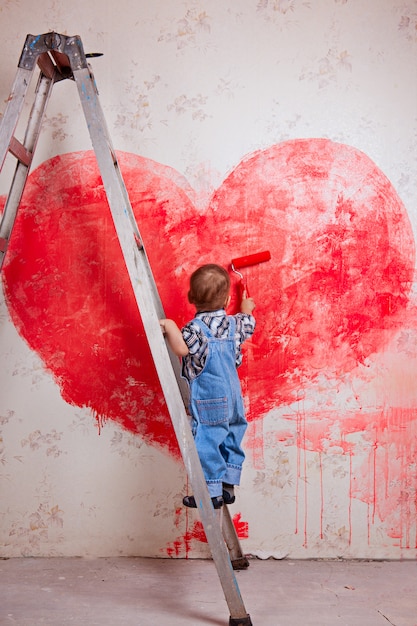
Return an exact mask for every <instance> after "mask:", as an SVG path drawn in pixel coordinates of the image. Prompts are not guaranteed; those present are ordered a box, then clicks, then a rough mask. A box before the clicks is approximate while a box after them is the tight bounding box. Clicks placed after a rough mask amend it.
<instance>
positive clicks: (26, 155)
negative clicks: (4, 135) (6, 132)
mask: <svg viewBox="0 0 417 626" xmlns="http://www.w3.org/2000/svg"><path fill="white" fill-rule="evenodd" d="M9 152H11V153H12V154H13V156H15V157H16V159H17V160H18V161H20V162H21V163H23V165H26V167H29V165H30V164H31V163H32V156H33V155H32V153H31V152H29V150H27V149H26V148H25V146H24V145H23V144H22V143H20V141H19V140H18V139H16V137H12V138H11V139H10V143H9Z"/></svg>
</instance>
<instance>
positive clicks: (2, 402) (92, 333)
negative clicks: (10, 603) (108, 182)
mask: <svg viewBox="0 0 417 626" xmlns="http://www.w3.org/2000/svg"><path fill="white" fill-rule="evenodd" d="M31 6H32V3H29V2H28V0H20V1H19V0H6V2H2V4H1V6H0V31H1V34H2V55H1V57H0V98H1V109H0V110H1V114H2V113H3V112H4V109H5V106H6V101H7V98H8V95H9V92H10V89H11V86H12V82H13V79H14V76H15V72H16V68H17V63H18V60H19V57H20V54H21V51H22V48H23V45H24V42H25V38H26V35H27V34H28V33H30V34H35V35H36V34H42V33H46V32H48V31H51V30H53V31H55V32H57V33H62V34H65V35H79V36H80V37H81V39H82V42H83V45H84V48H85V51H86V52H87V53H90V52H91V53H92V52H101V53H103V56H98V57H94V58H92V59H90V63H91V65H92V68H93V71H94V75H95V79H96V82H97V86H98V90H99V94H100V101H101V104H102V107H103V110H104V114H105V117H106V120H107V125H108V128H109V131H110V135H111V137H112V142H113V144H114V147H115V149H116V151H117V156H118V159H119V163H120V168H121V171H122V174H123V177H124V180H125V183H126V187H127V189H128V192H129V197H130V199H131V203H132V207H133V210H134V213H135V216H136V218H137V222H138V225H139V230H140V232H141V235H142V237H143V240H144V243H145V247H146V250H147V253H148V256H149V260H150V263H151V267H152V270H153V273H154V275H155V279H156V282H157V285H158V289H159V292H160V295H161V298H162V301H163V305H164V308H165V311H166V314H167V316H169V317H172V318H174V319H175V320H176V321H177V323H178V324H179V325H180V326H181V325H183V324H184V323H185V322H187V321H188V320H189V319H190V318H191V317H192V316H193V309H192V308H191V307H190V305H189V304H188V302H187V298H186V294H187V289H188V287H187V285H188V278H189V275H190V273H191V272H192V271H193V269H195V268H196V267H197V266H198V265H199V264H201V263H206V262H215V263H220V264H222V265H224V266H225V267H227V268H230V262H231V259H233V258H235V257H240V256H243V255H246V254H252V253H256V252H259V251H261V250H270V252H271V260H270V261H268V262H266V263H262V264H259V265H256V266H251V267H248V268H246V269H245V270H244V271H245V277H246V278H247V280H248V283H249V285H250V292H251V295H252V296H253V297H254V298H255V301H256V304H257V307H256V317H257V328H256V331H255V334H254V336H253V338H252V339H251V340H250V341H249V342H248V343H247V345H245V348H244V361H243V364H242V366H241V368H240V370H239V374H240V378H241V382H242V388H243V392H244V399H245V405H246V411H247V417H248V421H249V427H248V431H247V434H246V436H245V440H244V446H245V450H246V455H247V458H246V462H245V466H244V472H243V481H242V485H241V486H240V488H239V489H238V492H237V499H236V503H235V504H234V505H232V506H231V513H232V517H233V519H234V522H235V525H236V528H237V530H238V534H239V537H240V538H241V543H242V548H243V550H244V551H245V552H246V553H249V554H253V555H256V556H259V557H261V558H268V557H274V558H285V557H286V556H288V557H291V558H301V559H303V558H371V559H382V558H387V559H414V558H416V556H417V524H416V513H417V495H416V487H417V385H416V380H417V283H416V280H415V279H416V271H415V267H416V250H415V239H416V234H417V208H416V202H417V187H416V182H415V181H416V179H417V178H416V176H417V69H416V67H417V66H416V61H415V60H416V58H417V1H416V0H361V1H359V0H317V1H315V2H312V1H303V0H239V2H234V1H233V0H221V1H219V0H218V1H216V2H209V1H208V0H184V1H181V2H180V1H179V0H171V2H162V1H160V0H155V1H154V2H144V1H143V0H141V1H138V2H135V3H133V2H131V1H128V0H119V2H117V3H114V2H110V0H105V1H104V2H102V1H99V0H91V1H90V2H89V3H87V4H86V3H85V2H81V1H80V0H74V2H72V3H70V4H68V3H64V2H63V1H62V0H56V1H52V0H39V1H38V3H37V8H36V13H35V14H33V10H32V9H31V8H30V7H31ZM35 84H36V80H35V79H34V85H33V86H31V90H32V91H31V93H32V94H33V91H34V88H35ZM30 104H31V100H30V99H28V102H27V103H26V104H25V107H24V114H25V115H26V116H27V115H28V112H29V109H30ZM24 126H25V123H24V122H23V123H20V124H19V127H18V129H17V133H16V134H17V136H18V137H19V133H20V134H21V133H22V132H23V131H24ZM13 167H14V165H13V160H12V159H11V157H8V158H7V161H6V165H5V168H4V174H3V175H2V178H1V179H0V209H1V208H2V207H3V206H4V202H5V197H6V193H7V190H8V187H9V185H10V175H11V174H12V170H13ZM231 279H232V301H231V305H230V312H234V311H235V310H236V306H237V286H238V285H237V277H235V275H233V274H231ZM0 346H1V356H2V367H1V369H0V501H1V507H0V556H2V557H16V556H75V555H79V556H117V555H120V556H124V555H126V556H127V555H129V556H131V555H138V556H150V557H176V558H184V557H187V558H198V557H206V556H209V550H208V546H207V543H206V540H205V536H204V532H203V528H202V525H201V523H200V520H199V516H198V514H197V512H196V511H193V510H190V509H185V508H184V507H183V506H182V497H183V495H185V494H186V493H189V492H190V487H189V485H188V479H187V475H186V472H185V469H184V466H183V463H182V460H181V455H180V454H179V451H178V446H177V443H176V440H175V436H174V431H173V428H172V425H171V423H170V419H169V415H168V412H167V409H166V405H165V401H164V398H163V395H162V392H161V390H160V386H159V382H158V379H157V375H156V372H155V368H154V365H153V363H152V359H151V356H150V351H149V348H148V345H147V341H146V336H145V333H144V330H143V326H142V322H141V319H140V316H139V313H138V311H137V308H136V305H135V299H134V296H133V292H132V289H131V286H130V283H129V278H128V275H127V272H126V270H125V267H124V264H123V258H122V254H121V251H120V247H119V243H118V241H117V237H116V234H115V230H114V226H113V223H112V219H111V214H110V211H109V209H108V205H107V200H106V195H105V192H104V188H103V184H102V181H101V177H100V174H99V170H98V166H97V162H96V158H95V155H94V152H93V151H92V147H91V143H90V138H89V134H88V131H87V126H86V121H85V118H84V116H83V113H82V110H81V105H80V102H79V98H78V94H77V91H76V86H75V85H74V83H73V81H70V80H67V81H62V82H60V83H57V84H56V85H55V86H54V90H53V93H52V97H51V101H50V103H49V105H48V108H47V112H46V117H45V121H44V125H43V131H42V135H41V138H40V141H39V145H38V148H37V151H36V156H35V159H34V164H33V167H32V170H31V173H30V176H29V179H28V183H27V186H26V189H25V193H24V197H23V199H22V203H21V207H20V209H19V213H18V217H17V220H16V224H15V228H14V231H13V236H12V239H11V243H10V246H9V251H8V254H7V257H6V262H5V264H4V268H3V273H2V277H1V290H0Z"/></svg>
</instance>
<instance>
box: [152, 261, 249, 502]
mask: <svg viewBox="0 0 417 626" xmlns="http://www.w3.org/2000/svg"><path fill="white" fill-rule="evenodd" d="M188 300H189V302H191V304H194V305H195V307H196V315H195V317H194V319H192V320H191V321H190V322H189V323H188V324H186V325H185V326H184V328H183V329H182V330H180V329H179V328H178V326H177V325H176V323H175V322H174V321H173V320H169V319H164V320H161V321H160V324H161V328H162V331H163V332H164V334H165V335H166V338H167V340H168V343H169V345H170V346H171V348H172V350H173V352H174V353H175V354H176V355H177V356H180V357H182V373H183V376H184V378H186V380H187V381H188V383H189V386H190V407H189V409H190V413H191V418H192V421H191V427H192V431H193V436H194V440H195V445H196V448H197V452H198V455H199V457H200V461H201V465H202V468H203V472H204V477H205V479H206V482H207V487H208V490H209V493H210V496H211V499H212V502H213V506H214V508H215V509H219V508H221V507H222V506H223V504H224V503H226V504H232V503H233V502H234V501H235V495H234V486H235V485H239V484H240V475H241V472H242V464H243V461H244V458H245V454H244V452H243V450H242V447H241V443H242V439H243V435H244V434H245V431H246V428H247V421H246V419H245V413H244V407H243V398H242V391H241V387H240V381H239V377H238V374H237V371H236V368H237V367H239V365H240V364H241V362H242V353H241V345H242V343H243V342H244V341H245V340H246V339H248V338H249V337H251V335H252V334H253V332H254V330H255V318H254V317H253V315H252V312H253V310H254V308H255V302H254V301H253V298H248V297H247V294H246V293H245V292H244V293H243V298H242V302H241V305H240V310H241V312H240V313H237V314H236V315H227V314H226V311H225V309H226V307H227V306H228V305H229V303H230V278H229V274H228V273H227V271H226V270H225V269H224V268H223V267H221V266H220V265H215V264H207V265H203V266H201V267H199V268H198V269H197V270H195V272H193V274H192V275H191V278H190V290H189V292H188ZM183 504H184V505H185V506H188V507H192V508H196V502H195V499H194V496H185V498H184V499H183Z"/></svg>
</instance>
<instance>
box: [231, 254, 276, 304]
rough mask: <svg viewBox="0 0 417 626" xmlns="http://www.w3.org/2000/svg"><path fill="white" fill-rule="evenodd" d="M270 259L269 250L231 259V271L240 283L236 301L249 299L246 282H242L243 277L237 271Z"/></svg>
mask: <svg viewBox="0 0 417 626" xmlns="http://www.w3.org/2000/svg"><path fill="white" fill-rule="evenodd" d="M270 259H271V253H270V252H269V250H265V251H263V252H257V253H256V254H248V255H246V256H241V257H238V258H237V259H232V263H231V267H232V270H233V271H234V272H235V273H236V274H238V275H239V276H240V283H239V285H238V301H239V302H240V301H241V300H242V298H244V297H246V298H248V297H249V295H250V294H249V289H248V281H247V280H244V278H243V275H242V274H241V273H240V272H238V269H241V268H243V267H248V266H249V265H257V264H258V263H263V262H264V261H269V260H270Z"/></svg>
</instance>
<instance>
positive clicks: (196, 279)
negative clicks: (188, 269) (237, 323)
mask: <svg viewBox="0 0 417 626" xmlns="http://www.w3.org/2000/svg"><path fill="white" fill-rule="evenodd" d="M229 292H230V278H229V274H228V273H227V272H226V270H225V269H224V267H221V266H220V265H215V264H214V263H208V264H207V265H202V266H201V267H199V268H198V269H196V270H195V271H194V272H193V273H192V274H191V277H190V290H189V292H188V300H189V302H191V304H194V305H195V306H196V308H197V311H216V309H221V308H223V307H225V305H226V300H227V298H228V295H229Z"/></svg>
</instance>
